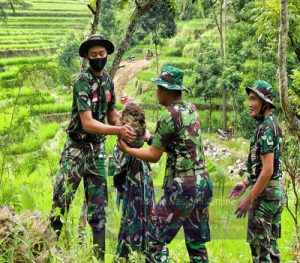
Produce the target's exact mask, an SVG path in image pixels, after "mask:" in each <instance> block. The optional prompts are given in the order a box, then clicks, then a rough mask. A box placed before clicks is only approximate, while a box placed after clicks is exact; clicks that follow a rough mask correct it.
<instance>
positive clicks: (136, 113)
mask: <svg viewBox="0 0 300 263" xmlns="http://www.w3.org/2000/svg"><path fill="white" fill-rule="evenodd" d="M121 123H122V125H125V124H128V125H130V126H131V127H132V128H133V129H134V131H135V132H136V135H137V137H136V140H135V141H134V142H132V143H128V145H129V146H131V147H133V148H141V147H142V146H143V145H144V135H145V131H146V121H145V112H144V110H143V109H142V108H141V107H139V106H138V105H137V104H135V103H129V104H127V105H126V107H125V109H124V110H123V112H122V118H121Z"/></svg>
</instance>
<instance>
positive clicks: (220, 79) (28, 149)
mask: <svg viewBox="0 0 300 263" xmlns="http://www.w3.org/2000/svg"><path fill="white" fill-rule="evenodd" d="M192 2H194V3H192ZM87 4H89V5H90V6H91V8H92V9H94V10H97V7H98V8H99V9H98V11H99V24H97V23H96V24H95V19H94V18H95V17H94V15H93V14H92V12H91V11H90V9H89V8H88V7H87ZM0 14H1V20H2V21H1V22H0V23H1V27H0V108H1V111H0V135H1V136H0V143H1V152H0V205H4V204H5V205H9V206H10V207H12V208H14V209H15V210H16V212H17V213H20V212H22V211H25V210H28V209H29V210H40V211H41V212H42V213H43V215H44V216H45V218H47V216H48V215H49V212H50V209H51V204H52V203H51V199H52V185H53V182H54V180H55V173H56V171H57V169H58V165H59V158H60V153H61V150H62V147H63V144H64V141H65V138H66V134H65V132H64V129H65V128H66V126H67V124H68V119H69V114H70V108H71V102H72V83H73V81H74V80H75V78H76V76H77V75H78V74H79V73H80V71H81V65H82V61H80V59H79V56H78V48H79V45H80V43H81V42H82V40H83V39H84V38H85V37H86V36H87V35H89V34H90V33H91V23H93V25H94V26H95V25H96V27H95V30H96V32H97V33H102V34H105V35H106V36H107V37H108V38H110V39H111V40H112V41H113V42H114V43H115V45H116V47H117V50H116V52H115V57H114V55H113V56H111V57H110V58H109V63H108V66H107V71H111V73H112V74H113V75H114V74H115V69H117V68H118V66H119V62H120V61H121V60H123V61H125V60H126V59H127V58H128V57H129V56H133V55H134V56H135V57H136V59H137V61H133V62H130V63H131V64H134V63H139V62H138V61H139V60H141V59H144V57H145V52H146V51H147V50H148V49H151V50H152V51H153V53H154V58H153V59H151V61H150V65H149V67H148V68H147V69H145V70H143V71H140V72H139V73H138V74H136V75H134V76H131V77H130V80H129V82H128V83H125V84H126V85H125V86H124V87H123V86H121V87H118V88H119V94H118V100H120V95H121V94H123V95H124V94H127V95H130V96H131V97H132V98H134V100H135V101H137V102H139V103H142V104H143V105H144V106H145V111H146V116H147V125H148V127H149V129H150V131H152V132H153V131H154V128H155V125H156V121H157V118H158V116H159V112H160V111H161V108H160V107H158V106H157V101H156V96H155V89H154V86H153V84H152V83H151V82H150V79H151V78H152V77H155V76H156V75H157V73H158V72H159V71H160V69H161V68H162V66H164V65H167V64H169V65H174V66H177V67H179V68H182V69H183V70H184V71H185V78H184V83H185V85H186V86H187V87H188V88H189V89H190V90H191V91H192V93H191V94H189V95H185V99H186V100H188V101H191V102H193V103H195V104H196V105H197V107H198V109H199V114H200V117H201V121H202V131H203V137H204V140H208V141H210V142H211V143H213V145H214V147H215V148H217V149H223V148H226V149H228V151H229V152H230V154H229V155H228V156H226V157H224V158H223V157H221V158H220V157H219V158H218V157H216V156H215V157H213V156H208V158H207V163H208V167H209V170H210V172H211V174H212V176H213V178H214V182H215V193H216V194H215V197H214V200H213V202H212V204H211V231H212V241H211V242H210V243H209V244H208V251H209V255H210V258H211V261H212V262H218V263H219V262H250V249H249V247H248V245H247V243H246V241H245V237H246V219H244V220H241V221H238V220H237V219H235V218H234V214H233V211H234V209H235V207H236V204H237V202H232V203H231V202H229V201H228V200H227V196H228V193H229V191H230V188H231V186H232V185H233V184H234V183H235V182H236V181H238V180H240V175H237V174H229V173H228V166H230V165H232V164H234V163H235V162H236V161H237V160H238V159H239V160H241V161H243V160H244V158H245V157H246V154H247V150H248V142H247V139H249V138H250V136H251V133H252V129H253V127H255V122H254V121H252V120H251V119H250V118H249V117H248V108H247V96H246V93H245V91H244V88H245V86H251V85H252V84H253V83H254V81H255V80H256V79H263V80H266V81H268V82H269V83H271V84H272V86H273V87H274V88H275V90H276V93H277V94H278V95H277V98H276V105H277V108H276V111H275V113H276V114H277V115H278V116H279V118H280V121H281V124H282V127H283V129H284V133H285V144H284V145H285V147H284V148H285V154H284V157H285V162H284V163H285V180H286V184H287V187H288V189H289V191H288V194H289V207H288V209H285V211H284V213H283V220H282V239H281V240H280V243H279V244H280V248H281V252H282V259H283V262H299V261H297V260H299V224H298V217H299V209H298V203H297V202H298V194H297V193H299V182H300V180H299V177H300V171H299V169H300V168H299V167H300V153H299V152H300V151H299V145H300V144H299V138H297V137H296V136H295V133H293V132H291V131H290V129H289V127H290V126H289V122H288V120H287V118H286V116H285V114H284V112H283V110H282V108H281V103H280V100H279V89H278V83H277V80H276V72H277V68H278V62H277V59H278V54H277V48H278V31H279V14H280V2H279V0H270V1H263V0H255V1H247V0H232V1H227V0H214V1H213V0H209V1H208V0H201V1H200V0H199V1H184V0H177V1H175V0H174V1H162V0H158V1H151V0H138V1H125V0H121V1H117V0H102V1H90V2H88V1H75V0H65V1H63V0H53V1H48V0H30V1H29V0H28V1H27V0H25V1H3V0H1V2H0ZM299 14H300V1H299V0H292V1H289V23H290V30H289V34H288V37H289V39H288V50H287V54H286V55H287V66H288V68H287V74H288V80H289V82H288V86H289V90H288V91H289V101H290V103H291V107H292V109H293V113H294V114H295V115H296V116H297V117H298V119H299V116H300V107H299V102H300V67H299V62H300V34H299V32H300V30H299V29H300V15H299ZM97 17H98V16H97ZM96 22H97V21H96ZM132 25H133V26H132ZM128 67H129V66H128ZM125 68H126V65H125ZM116 74H118V73H116ZM117 107H118V109H122V107H123V105H122V104H121V103H120V101H118V103H117ZM230 126H231V127H234V132H235V135H236V137H237V139H236V140H228V141H221V140H220V139H219V138H218V137H217V136H216V135H215V133H216V131H217V129H220V128H221V129H223V130H227V129H228V127H230ZM115 141H116V138H115V137H113V136H108V139H107V141H106V149H107V153H108V154H111V152H112V148H113V146H114V144H115ZM164 162H165V158H163V160H162V161H161V162H160V163H158V164H156V165H153V176H154V182H155V185H156V189H157V195H156V199H157V200H158V197H159V195H160V194H161V191H160V186H161V182H162V178H163V175H164V171H163V167H164ZM244 176H245V175H244ZM108 180H109V197H110V199H109V207H108V208H107V216H108V220H107V222H108V223H107V228H108V234H107V236H108V243H107V251H108V254H107V257H106V259H107V262H110V261H111V260H112V258H113V255H114V254H115V251H116V238H117V233H118V226H119V220H120V211H118V210H117V208H116V205H115V200H116V196H115V190H114V189H113V187H112V180H111V177H109V178H108ZM223 185H224V189H223V187H222V186H223ZM82 200H83V190H82V188H80V189H79V191H78V193H77V194H76V198H75V200H74V202H73V205H72V208H71V211H70V213H69V216H68V217H67V218H66V219H65V220H66V221H67V224H66V231H65V238H62V239H61V240H60V242H59V243H58V247H60V249H59V250H56V251H53V252H51V259H52V260H53V261H55V262H56V261H61V262H85V261H86V262H91V261H92V260H94V261H96V259H95V258H93V253H92V245H91V242H90V236H89V234H88V235H87V240H86V242H84V243H83V244H81V245H78V234H77V229H78V224H79V217H80V209H81V206H82ZM237 228H238V229H239V230H238V231H236V229H237ZM87 231H88V232H89V229H88V227H87ZM220 233H222V234H220ZM297 242H298V243H297ZM17 246H18V245H17V242H16V243H15V244H13V245H11V246H7V247H5V248H4V249H3V250H1V253H0V261H1V262H12V261H13V259H14V256H15V251H16V247H17ZM30 253H31V252H30V250H28V251H27V252H26V253H25V254H26V256H27V257H28V258H29V261H30ZM170 253H171V257H172V258H173V259H174V262H186V261H187V258H188V257H187V252H186V249H185V245H184V239H183V233H180V234H179V236H178V237H177V239H176V240H174V241H173V242H172V243H171V245H170ZM139 257H140V255H133V258H132V261H134V260H135V261H136V262H140V258H139Z"/></svg>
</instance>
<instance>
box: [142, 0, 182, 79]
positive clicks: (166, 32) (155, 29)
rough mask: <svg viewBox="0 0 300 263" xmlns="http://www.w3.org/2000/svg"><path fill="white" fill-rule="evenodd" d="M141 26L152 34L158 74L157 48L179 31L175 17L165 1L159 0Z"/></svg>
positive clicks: (144, 17) (144, 30)
mask: <svg viewBox="0 0 300 263" xmlns="http://www.w3.org/2000/svg"><path fill="white" fill-rule="evenodd" d="M139 25H140V27H141V29H142V31H143V32H145V33H146V34H148V33H151V34H152V41H153V43H154V46H155V55H156V56H155V57H156V71H157V74H158V49H157V47H158V45H160V44H161V43H162V40H163V39H166V38H171V37H173V36H175V34H176V31H177V27H176V22H175V16H174V14H173V13H170V12H169V8H168V6H167V5H166V2H165V1H164V0H158V1H157V4H156V5H155V6H154V7H153V8H152V9H151V10H149V12H147V14H145V15H144V16H143V17H142V18H141V20H140V23H139Z"/></svg>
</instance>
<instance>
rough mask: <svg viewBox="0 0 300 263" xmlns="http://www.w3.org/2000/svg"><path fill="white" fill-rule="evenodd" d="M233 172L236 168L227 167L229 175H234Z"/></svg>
mask: <svg viewBox="0 0 300 263" xmlns="http://www.w3.org/2000/svg"><path fill="white" fill-rule="evenodd" d="M233 171H234V166H233V165H230V166H228V167H227V172H228V174H232V173H233Z"/></svg>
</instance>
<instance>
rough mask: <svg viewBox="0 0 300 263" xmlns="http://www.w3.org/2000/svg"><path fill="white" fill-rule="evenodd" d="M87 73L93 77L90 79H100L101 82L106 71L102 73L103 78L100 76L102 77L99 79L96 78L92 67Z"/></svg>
mask: <svg viewBox="0 0 300 263" xmlns="http://www.w3.org/2000/svg"><path fill="white" fill-rule="evenodd" d="M87 72H88V73H89V75H90V76H91V78H90V79H92V78H94V79H99V80H101V78H102V77H103V75H104V74H105V73H104V71H103V72H102V76H100V77H99V76H96V75H95V74H94V72H93V71H92V69H91V68H90V67H89V68H88V69H87Z"/></svg>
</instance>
